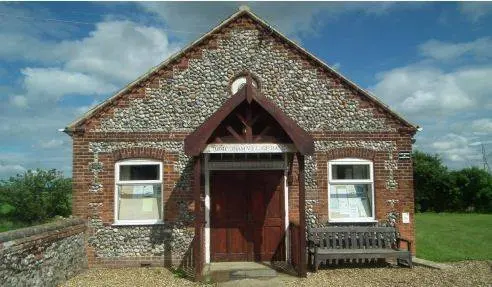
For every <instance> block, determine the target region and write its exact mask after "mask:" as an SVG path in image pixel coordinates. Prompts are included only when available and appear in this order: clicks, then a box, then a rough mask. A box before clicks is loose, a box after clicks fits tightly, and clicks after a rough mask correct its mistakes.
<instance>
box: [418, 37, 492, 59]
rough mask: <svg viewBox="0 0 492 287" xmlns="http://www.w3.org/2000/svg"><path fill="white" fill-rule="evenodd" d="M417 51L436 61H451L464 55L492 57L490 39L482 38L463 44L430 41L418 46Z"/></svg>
mask: <svg viewBox="0 0 492 287" xmlns="http://www.w3.org/2000/svg"><path fill="white" fill-rule="evenodd" d="M419 51H420V53H421V54H422V55H423V56H426V57H429V58H433V59H436V60H452V59H456V58H458V57H461V56H464V55H466V54H469V55H472V56H476V57H492V39H491V38H490V37H484V38H479V39H477V40H475V41H471V42H463V43H450V42H442V41H438V40H435V39H432V40H429V41H427V42H425V43H423V44H421V45H419Z"/></svg>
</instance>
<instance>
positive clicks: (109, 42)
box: [10, 21, 177, 108]
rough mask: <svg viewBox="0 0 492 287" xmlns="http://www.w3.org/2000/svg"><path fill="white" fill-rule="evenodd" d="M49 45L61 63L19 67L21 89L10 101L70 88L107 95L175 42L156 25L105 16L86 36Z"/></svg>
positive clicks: (39, 99)
mask: <svg viewBox="0 0 492 287" xmlns="http://www.w3.org/2000/svg"><path fill="white" fill-rule="evenodd" d="M49 50H50V51H51V53H52V54H54V55H57V57H58V60H59V61H60V62H61V64H62V65H61V66H56V67H48V68H45V67H43V68H39V67H26V68H23V69H21V74H22V75H23V88H24V94H21V95H12V96H11V97H10V103H11V105H12V106H14V107H19V108H25V107H27V106H32V105H30V104H31V103H45V102H47V101H57V100H59V99H61V98H62V97H64V96H66V95H73V94H76V95H108V94H110V93H113V92H115V91H116V90H117V89H118V88H120V87H123V86H124V84H126V83H128V82H130V81H132V80H135V79H136V78H137V77H138V76H140V75H141V74H143V73H145V72H146V71H147V70H149V69H150V68H151V67H153V66H155V65H157V64H159V63H160V62H162V61H163V60H165V59H166V58H167V57H168V56H169V55H170V54H171V53H173V52H174V51H176V50H177V46H176V45H173V44H170V43H169V41H168V39H167V35H166V34H165V33H164V32H163V31H162V30H159V29H158V28H155V27H149V26H142V25H139V24H137V23H134V22H131V21H106V22H101V23H98V24H97V25H96V29H95V30H94V31H92V32H90V33H89V35H88V36H87V37H85V38H83V39H81V40H75V41H63V42H60V43H57V44H53V45H51V47H50V48H49ZM53 51H55V53H53Z"/></svg>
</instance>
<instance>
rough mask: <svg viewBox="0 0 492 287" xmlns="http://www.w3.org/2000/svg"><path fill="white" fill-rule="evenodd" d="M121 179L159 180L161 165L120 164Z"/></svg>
mask: <svg viewBox="0 0 492 287" xmlns="http://www.w3.org/2000/svg"><path fill="white" fill-rule="evenodd" d="M120 180H159V165H158V164H152V165H120Z"/></svg>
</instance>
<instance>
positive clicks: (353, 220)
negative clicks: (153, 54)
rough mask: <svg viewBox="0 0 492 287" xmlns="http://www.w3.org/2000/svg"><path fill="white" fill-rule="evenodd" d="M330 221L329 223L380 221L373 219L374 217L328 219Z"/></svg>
mask: <svg viewBox="0 0 492 287" xmlns="http://www.w3.org/2000/svg"><path fill="white" fill-rule="evenodd" d="M328 222H329V223H377V222H378V221H377V220H376V219H373V218H368V219H363V218H360V219H351V218H347V219H331V220H328Z"/></svg>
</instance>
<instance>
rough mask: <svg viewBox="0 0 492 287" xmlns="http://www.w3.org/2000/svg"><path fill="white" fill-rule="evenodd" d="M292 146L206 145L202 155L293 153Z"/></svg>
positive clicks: (265, 144)
mask: <svg viewBox="0 0 492 287" xmlns="http://www.w3.org/2000/svg"><path fill="white" fill-rule="evenodd" d="M295 151H296V149H295V147H294V145H293V144H273V143H263V144H261V143H260V144H253V143H246V144H208V145H207V147H206V148H205V150H204V151H203V153H284V152H295Z"/></svg>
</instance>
